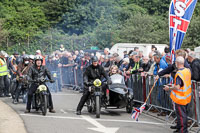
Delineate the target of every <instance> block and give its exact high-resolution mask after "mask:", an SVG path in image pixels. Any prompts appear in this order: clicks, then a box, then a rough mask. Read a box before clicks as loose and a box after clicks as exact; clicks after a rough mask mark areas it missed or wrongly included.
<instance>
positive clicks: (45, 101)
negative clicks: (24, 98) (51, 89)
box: [41, 95, 47, 116]
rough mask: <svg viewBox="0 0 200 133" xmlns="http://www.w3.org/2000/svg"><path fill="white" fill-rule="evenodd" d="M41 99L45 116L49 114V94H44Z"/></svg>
mask: <svg viewBox="0 0 200 133" xmlns="http://www.w3.org/2000/svg"><path fill="white" fill-rule="evenodd" d="M41 100H42V101H41V110H42V114H43V115H44V116H45V115H46V114H47V95H42V98H41Z"/></svg>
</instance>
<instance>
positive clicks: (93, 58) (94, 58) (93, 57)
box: [91, 56, 99, 62]
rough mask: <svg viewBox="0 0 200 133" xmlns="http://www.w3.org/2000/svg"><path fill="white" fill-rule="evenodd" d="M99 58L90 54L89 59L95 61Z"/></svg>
mask: <svg viewBox="0 0 200 133" xmlns="http://www.w3.org/2000/svg"><path fill="white" fill-rule="evenodd" d="M98 60H99V59H98V57H97V56H92V58H91V61H92V62H97V61H98Z"/></svg>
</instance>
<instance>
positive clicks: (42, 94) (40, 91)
mask: <svg viewBox="0 0 200 133" xmlns="http://www.w3.org/2000/svg"><path fill="white" fill-rule="evenodd" d="M30 82H34V83H35V84H38V88H37V90H36V92H35V93H34V94H33V101H32V108H33V109H36V111H38V110H41V111H42V114H43V115H44V116H45V115H46V113H47V108H48V106H49V105H48V101H49V100H48V99H49V93H48V92H47V86H46V85H45V83H46V82H50V80H47V79H45V78H40V79H38V80H37V81H30Z"/></svg>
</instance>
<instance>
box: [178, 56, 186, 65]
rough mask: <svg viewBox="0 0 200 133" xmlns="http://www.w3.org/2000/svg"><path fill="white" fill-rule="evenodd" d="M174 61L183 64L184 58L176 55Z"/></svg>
mask: <svg viewBox="0 0 200 133" xmlns="http://www.w3.org/2000/svg"><path fill="white" fill-rule="evenodd" d="M176 62H178V63H180V64H184V62H185V60H184V58H183V57H182V56H178V57H177V58H176Z"/></svg>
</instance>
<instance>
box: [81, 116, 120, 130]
mask: <svg viewBox="0 0 200 133" xmlns="http://www.w3.org/2000/svg"><path fill="white" fill-rule="evenodd" d="M81 117H82V118H83V119H84V120H86V121H87V122H89V123H90V124H92V125H94V126H95V127H96V128H88V129H90V130H94V131H97V132H102V133H116V132H117V130H119V128H118V127H115V128H113V127H112V128H110V127H105V126H103V125H102V124H100V123H99V122H97V121H96V120H95V119H92V118H91V117H89V116H81Z"/></svg>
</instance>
